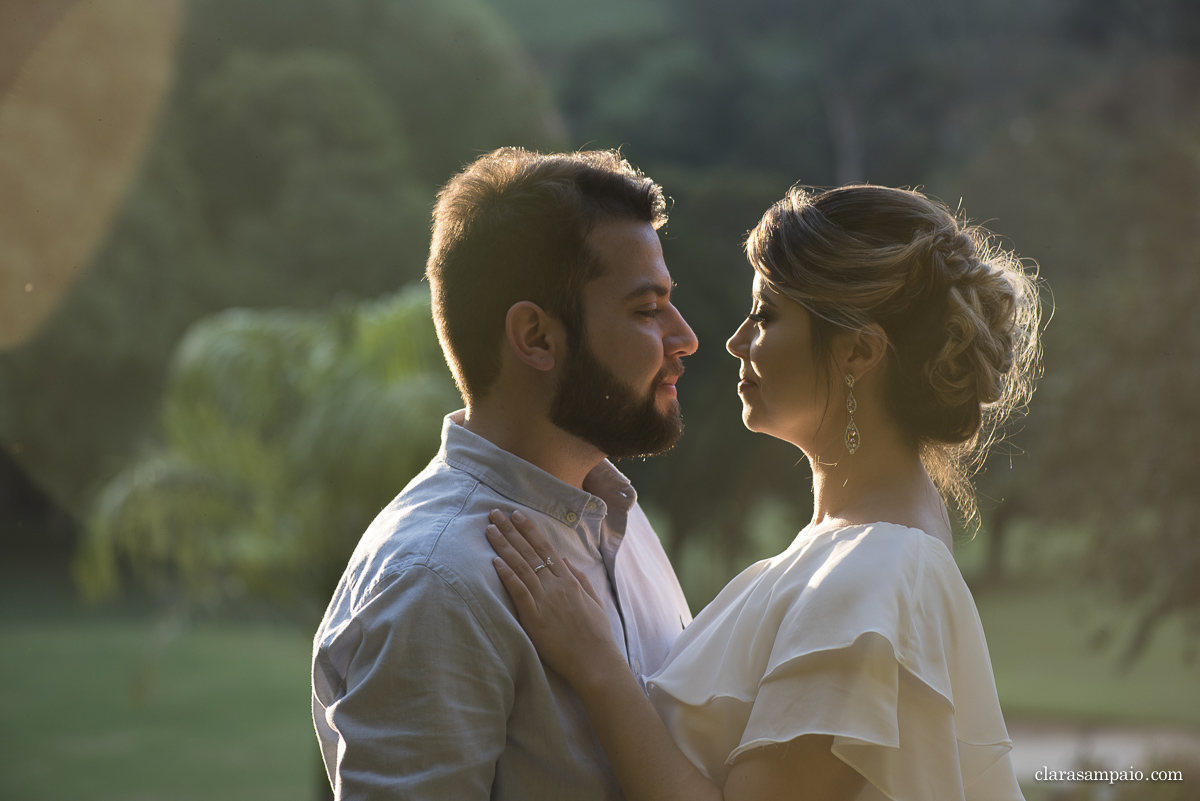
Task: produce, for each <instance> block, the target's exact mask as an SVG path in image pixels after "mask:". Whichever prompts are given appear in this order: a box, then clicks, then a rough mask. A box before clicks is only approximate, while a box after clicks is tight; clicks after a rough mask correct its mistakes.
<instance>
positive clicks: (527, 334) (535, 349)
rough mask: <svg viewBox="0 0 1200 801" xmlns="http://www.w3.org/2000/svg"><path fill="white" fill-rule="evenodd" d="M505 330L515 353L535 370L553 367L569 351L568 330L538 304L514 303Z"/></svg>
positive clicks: (507, 317) (527, 302)
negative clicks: (566, 348) (566, 344)
mask: <svg viewBox="0 0 1200 801" xmlns="http://www.w3.org/2000/svg"><path fill="white" fill-rule="evenodd" d="M504 333H505V336H506V338H507V340H508V347H509V349H510V350H511V351H512V353H513V355H514V356H516V357H517V358H518V359H519V360H521V361H522V362H524V363H525V364H527V365H529V366H530V367H532V368H533V369H535V370H541V371H543V372H546V371H549V370H553V369H554V365H555V364H557V363H558V360H559V359H561V358H562V356H563V354H564V353H565V350H564V347H565V343H566V331H565V330H564V329H563V326H562V323H560V322H559V321H558V320H555V319H554V318H553V317H551V316H550V315H548V314H546V312H545V311H544V310H543V309H542V307H541V306H539V305H537V304H536V303H532V302H530V301H527V300H523V301H521V302H520V303H514V304H513V306H512V308H510V309H509V310H508V315H507V316H506V317H505V318H504Z"/></svg>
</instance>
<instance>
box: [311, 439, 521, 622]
mask: <svg viewBox="0 0 1200 801" xmlns="http://www.w3.org/2000/svg"><path fill="white" fill-rule="evenodd" d="M498 497H499V496H498V495H497V493H496V491H495V490H493V489H492V488H491V487H489V486H488V485H487V484H485V483H484V482H482V481H480V480H479V479H478V478H477V477H475V476H473V475H471V474H470V473H467V472H465V471H463V470H459V469H456V468H455V467H454V466H452V465H448V464H446V463H445V462H442V461H440V460H437V459H435V460H434V461H433V462H431V463H430V464H429V466H428V467H427V468H426V469H425V470H423V471H422V472H421V473H420V474H419V475H418V476H416V477H415V478H414V479H413V480H412V481H411V482H409V484H408V486H407V487H405V488H404V490H403V491H402V492H401V493H400V494H399V495H397V496H396V497H395V499H393V500H392V502H391V503H389V504H388V505H387V506H386V507H385V508H384V509H383V510H382V511H381V512H380V513H379V514H378V515H377V516H376V517H375V520H374V521H373V522H372V523H371V525H370V526H369V527H368V528H367V530H366V533H364V534H363V536H362V539H361V540H360V541H359V543H358V546H357V548H355V551H354V554H353V555H352V556H351V558H350V562H349V564H348V565H347V566H346V571H345V573H344V574H343V576H342V579H341V582H340V584H339V587H338V591H337V593H335V599H334V604H335V605H337V604H338V598H339V596H340V597H341V598H342V602H343V603H344V604H345V605H346V607H347V608H344V609H343V614H351V615H353V614H355V613H356V612H357V611H359V610H361V609H362V608H363V607H364V606H365V605H366V604H367V603H369V602H370V601H371V599H372V598H373V597H374V596H375V595H376V594H378V593H379V592H381V591H382V590H383V589H384V588H386V587H388V586H389V585H391V584H394V583H396V582H397V581H398V580H400V579H401V578H402V577H407V581H408V583H412V584H425V583H432V584H436V585H446V586H447V587H449V588H451V589H452V590H453V591H454V592H456V593H458V594H460V595H463V596H464V598H470V599H472V600H474V601H483V598H484V597H486V596H493V595H496V594H497V593H496V588H495V587H491V586H490V585H491V583H493V582H491V581H490V579H493V578H495V576H494V570H493V569H491V567H490V565H491V558H492V557H493V556H494V553H493V552H492V550H491V546H489V545H488V543H487V539H486V537H485V536H484V534H483V529H484V526H485V525H486V520H485V518H486V515H487V512H488V511H489V510H491V509H492V508H494V507H496V506H497V505H498V503H497V498H498ZM484 602H485V601H484Z"/></svg>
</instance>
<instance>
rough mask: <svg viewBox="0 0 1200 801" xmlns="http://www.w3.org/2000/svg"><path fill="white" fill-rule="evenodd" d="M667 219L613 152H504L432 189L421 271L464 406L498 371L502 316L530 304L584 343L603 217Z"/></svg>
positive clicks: (656, 192)
mask: <svg viewBox="0 0 1200 801" xmlns="http://www.w3.org/2000/svg"><path fill="white" fill-rule="evenodd" d="M614 219H619V220H632V221H635V222H645V223H647V224H649V225H651V226H653V227H654V228H655V229H656V230H657V229H658V228H661V227H662V226H663V225H664V224H665V223H666V220H667V212H666V203H665V201H664V200H663V195H662V190H661V189H660V188H659V187H658V185H657V184H655V183H654V182H653V181H651V180H650V179H649V178H646V177H645V176H644V175H642V174H641V173H640V172H639V171H638V170H636V169H634V168H633V167H632V166H631V165H630V164H629V163H628V162H627V161H625V160H624V159H623V158H621V155H620V154H619V153H618V152H616V151H612V150H596V151H584V152H578V153H561V154H550V155H542V154H540V153H531V152H529V151H527V150H523V149H521V148H513V147H506V148H501V149H499V150H495V151H492V152H491V153H488V154H486V155H484V156H481V157H480V158H478V159H477V160H476V161H475V162H473V163H472V164H470V165H469V166H468V167H467V168H466V169H464V170H463V171H462V172H461V173H459V174H458V175H456V176H454V178H453V179H451V180H450V182H449V183H447V184H446V186H444V187H443V188H442V191H441V192H439V193H438V199H437V205H436V206H435V207H434V211H433V239H432V242H431V243H430V249H429V261H428V263H427V265H426V269H425V275H426V277H427V278H428V279H429V283H430V286H431V288H432V295H433V319H434V322H435V323H436V324H437V331H438V340H439V341H440V342H441V345H442V351H443V352H444V353H445V355H446V361H447V363H449V365H450V369H451V371H452V372H453V373H454V379H455V381H456V382H457V383H458V388H459V391H460V392H462V395H463V399H464V400H465V401H466V402H467V403H468V404H469V403H471V402H472V401H473V400H477V399H479V398H481V397H483V395H484V394H486V392H487V390H488V389H489V388H490V387H491V385H492V384H493V383H494V382H495V381H496V379H497V377H498V376H499V374H500V363H501V362H500V356H501V343H502V341H503V339H504V325H505V318H506V316H507V314H508V310H509V309H510V308H512V306H513V304H515V303H519V302H521V301H530V302H532V303H536V304H537V305H538V306H540V307H541V308H542V309H543V310H545V311H546V313H548V314H550V315H552V316H554V317H555V318H557V319H558V320H560V321H561V322H562V323H563V325H564V326H565V327H566V329H567V335H568V344H569V345H570V346H571V347H575V346H576V345H577V344H578V343H580V342H582V332H583V301H582V292H583V288H584V286H585V285H586V284H587V283H588V282H589V281H592V280H593V279H595V278H598V277H599V276H600V275H601V274H602V273H603V270H604V265H603V264H601V263H600V261H599V259H597V258H595V257H594V254H592V253H590V252H589V248H588V246H587V237H588V234H590V233H591V232H592V230H593V229H595V228H596V227H597V226H598V225H600V224H601V223H603V222H605V221H607V220H614Z"/></svg>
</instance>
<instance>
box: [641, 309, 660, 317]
mask: <svg viewBox="0 0 1200 801" xmlns="http://www.w3.org/2000/svg"><path fill="white" fill-rule="evenodd" d="M660 311H662V309H638V314H640V315H642V316H643V317H651V318H653V317H657V316H658V313H659V312H660Z"/></svg>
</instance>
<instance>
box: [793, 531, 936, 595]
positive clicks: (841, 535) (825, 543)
mask: <svg viewBox="0 0 1200 801" xmlns="http://www.w3.org/2000/svg"><path fill="white" fill-rule="evenodd" d="M797 544H799V545H800V546H801V547H796V545H797ZM776 561H777V562H779V563H780V564H779V565H777V566H776V571H775V572H778V573H779V574H780V576H781V577H790V578H801V577H802V576H803V575H804V574H806V573H812V574H813V575H814V576H816V577H819V578H820V579H821V581H820V582H818V583H816V584H812V582H811V581H810V582H806V583H805V584H806V586H808V585H810V584H811V585H812V586H813V587H814V588H815V587H819V586H821V585H822V584H824V583H825V582H826V581H830V582H833V583H834V584H842V583H850V584H855V585H859V584H860V583H862V585H863V586H860V588H859V589H860V591H861V590H862V589H863V588H864V587H865V588H867V589H876V590H883V589H884V588H894V587H896V586H898V585H907V586H910V587H913V586H915V585H916V584H918V583H920V582H921V581H922V580H924V579H925V578H926V576H925V574H926V572H927V571H932V572H933V573H935V574H936V575H943V574H947V573H949V574H951V576H957V575H958V569H957V567H956V565H955V563H954V558H953V556H952V555H951V553H950V549H949V548H947V547H946V545H945V544H944V543H943V542H941V541H940V540H938V539H937V538H935V537H934V536H932V535H931V534H927V533H926V532H924V531H922V530H921V529H918V528H912V527H910V526H904V525H900V524H898V523H889V522H882V521H881V522H873V523H853V524H835V525H822V526H817V527H813V528H811V529H806V530H805V531H804V532H801V535H800V537H798V538H797V543H793V547H791V548H789V549H788V550H786V551H784V552H783V553H781V554H779V556H778V557H776ZM779 567H782V568H784V569H783V570H779V569H778V568H779ZM797 568H801V569H800V570H797Z"/></svg>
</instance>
